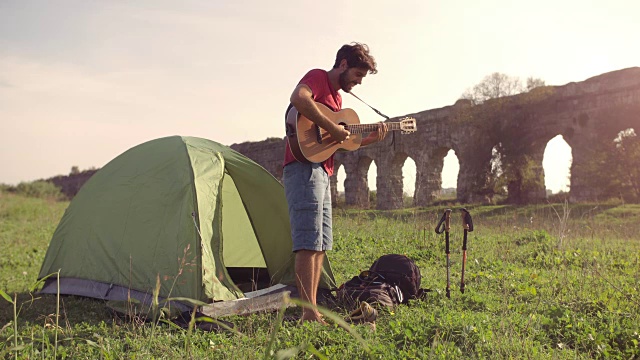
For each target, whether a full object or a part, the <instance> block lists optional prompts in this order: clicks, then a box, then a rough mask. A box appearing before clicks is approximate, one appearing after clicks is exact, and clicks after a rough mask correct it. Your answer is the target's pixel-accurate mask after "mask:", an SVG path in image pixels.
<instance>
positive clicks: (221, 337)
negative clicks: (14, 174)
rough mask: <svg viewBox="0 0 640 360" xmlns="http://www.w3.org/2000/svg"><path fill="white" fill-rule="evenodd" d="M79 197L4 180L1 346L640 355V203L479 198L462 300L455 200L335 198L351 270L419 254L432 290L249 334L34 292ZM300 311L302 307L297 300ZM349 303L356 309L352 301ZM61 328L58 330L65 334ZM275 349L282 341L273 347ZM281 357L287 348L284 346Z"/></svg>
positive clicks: (334, 255)
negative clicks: (377, 205) (55, 195)
mask: <svg viewBox="0 0 640 360" xmlns="http://www.w3.org/2000/svg"><path fill="white" fill-rule="evenodd" d="M67 205H68V203H66V202H56V201H50V200H43V199H34V198H26V197H22V196H18V195H14V194H7V193H0V248H2V256H1V257H0V290H2V291H3V292H4V293H5V294H6V295H8V296H9V297H10V298H11V299H13V298H14V294H15V296H17V301H16V304H17V309H18V311H19V313H18V314H17V319H18V321H17V328H18V333H17V335H18V336H17V342H18V348H17V349H15V348H14V341H15V340H16V336H15V335H16V334H15V332H14V325H16V324H14V313H13V306H12V305H11V304H10V303H9V302H8V301H6V300H5V299H3V298H0V329H1V330H0V357H2V358H14V357H17V358H20V359H32V358H53V354H54V352H55V353H56V354H57V357H58V358H73V359H97V358H102V359H121V358H124V359H130V358H136V359H152V358H154V359H156V358H162V359H176V358H193V359H196V358H198V359H202V358H209V359H262V358H283V359H284V358H289V357H291V358H300V359H302V358H327V359H352V358H357V359H361V358H368V357H372V358H381V359H414V358H450V359H455V358H492V359H493V358H497V359H500V358H535V359H539V358H540V359H545V358H548V359H574V358H593V357H596V358H598V357H611V358H621V359H630V358H639V357H640V347H639V345H638V343H639V342H640V335H639V333H640V295H639V293H638V290H639V289H640V264H639V259H640V242H639V241H638V239H640V236H638V234H639V232H640V222H639V221H638V219H640V206H638V205H622V204H576V205H563V204H553V205H552V204H546V205H536V206H526V207H512V206H468V207H467V209H469V211H471V214H472V215H473V220H474V225H475V231H473V232H471V233H469V246H468V247H469V249H468V261H467V271H466V274H465V280H466V281H465V282H466V291H465V294H461V293H460V292H459V291H458V287H459V281H460V268H461V244H462V228H461V225H460V220H459V218H458V214H457V212H454V218H453V221H452V228H451V260H452V264H451V288H452V291H451V299H447V298H446V297H445V292H444V290H445V286H446V273H445V265H444V264H445V254H444V234H442V235H437V234H435V232H434V228H435V225H436V224H437V222H438V220H439V219H440V216H441V214H442V210H443V209H444V208H443V207H431V208H412V209H403V210H397V211H384V212H383V211H374V210H366V211H359V210H353V209H351V210H341V209H335V211H334V218H335V220H334V238H335V244H334V245H335V246H334V250H333V251H331V252H330V253H329V256H330V259H331V261H332V265H333V268H334V273H335V275H336V280H337V281H338V283H342V282H344V281H346V280H348V279H349V278H351V277H352V276H354V275H356V274H357V273H359V272H360V271H361V270H364V269H367V268H368V267H369V265H371V263H372V262H373V261H374V260H375V259H376V258H377V257H379V256H380V255H383V254H387V253H401V254H406V255H408V256H410V257H411V258H413V259H415V260H416V262H417V264H418V265H419V266H420V268H421V270H422V274H423V281H422V286H423V287H425V288H430V289H432V292H430V293H429V295H428V296H427V298H426V299H425V300H424V301H414V302H412V303H411V304H410V305H409V306H400V307H398V308H397V309H396V310H395V311H393V312H386V311H384V312H381V315H380V317H379V318H378V321H377V326H376V330H375V332H372V331H371V329H370V328H369V327H367V326H363V325H359V326H355V327H354V331H355V332H356V333H357V334H358V335H359V336H360V337H361V338H362V339H364V341H365V342H366V346H367V348H368V349H369V351H370V352H369V353H367V352H366V351H365V346H364V345H363V344H362V343H361V342H360V341H358V340H356V337H355V336H354V335H352V334H349V333H348V332H347V331H345V330H344V329H343V328H340V327H339V326H333V327H328V328H323V327H320V326H318V325H314V324H306V325H304V326H300V325H296V324H295V323H289V322H284V323H282V324H280V322H279V317H278V314H277V313H269V314H255V315H252V316H246V317H231V318H225V319H224V320H227V321H231V322H233V323H234V324H235V326H236V329H237V330H238V333H230V332H221V333H204V332H201V331H194V332H187V331H184V330H179V329H174V328H171V327H169V326H166V325H160V326H158V327H153V326H152V325H150V324H148V323H147V324H144V323H135V322H122V321H121V320H119V319H117V318H115V317H114V316H113V315H112V314H111V313H110V312H109V311H107V308H106V306H105V304H104V303H103V302H101V301H97V300H92V299H86V298H80V297H73V296H64V297H61V303H60V306H59V308H60V314H61V317H60V320H59V327H58V328H56V326H55V324H56V322H55V314H56V310H57V305H56V297H55V296H49V295H46V296H42V295H37V294H35V293H32V292H30V289H31V288H32V287H33V286H34V284H35V282H36V278H37V275H38V272H39V269H40V264H41V262H42V259H43V258H44V254H45V252H46V248H47V244H48V241H49V239H50V238H51V235H52V234H53V231H54V230H55V227H56V225H57V222H58V221H59V219H60V217H61V216H62V214H63V212H64V209H65V208H66V206H67ZM288 311H297V310H288ZM338 315H340V316H342V315H344V314H342V313H339V314H338ZM56 335H57V340H56ZM268 348H270V349H271V352H270V353H267V349H268ZM278 356H279V357H278Z"/></svg>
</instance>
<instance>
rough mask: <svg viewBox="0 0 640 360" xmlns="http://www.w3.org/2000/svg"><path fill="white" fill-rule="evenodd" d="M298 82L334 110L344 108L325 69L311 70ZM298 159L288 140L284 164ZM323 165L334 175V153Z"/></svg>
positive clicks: (317, 99) (316, 99) (316, 98)
mask: <svg viewBox="0 0 640 360" xmlns="http://www.w3.org/2000/svg"><path fill="white" fill-rule="evenodd" d="M298 84H305V85H307V86H308V87H309V88H310V89H311V93H312V94H313V95H312V96H313V100H314V101H316V102H319V103H321V104H323V105H326V106H327V107H328V108H329V109H331V110H333V111H339V110H341V109H342V96H341V95H340V93H338V92H337V91H335V90H333V87H332V86H331V83H330V82H329V75H328V74H327V72H326V71H325V70H321V69H314V70H311V71H309V72H308V73H307V74H306V75H305V76H304V77H303V78H302V80H300V82H299V83H298ZM294 161H297V160H296V158H295V157H293V153H292V152H291V148H290V147H289V142H288V141H287V142H286V145H285V150H284V164H283V165H282V166H285V165H287V164H289V163H292V162H294ZM322 167H324V169H325V170H326V171H327V174H328V175H329V176H331V175H333V155H331V157H330V158H328V159H327V160H325V161H323V162H322Z"/></svg>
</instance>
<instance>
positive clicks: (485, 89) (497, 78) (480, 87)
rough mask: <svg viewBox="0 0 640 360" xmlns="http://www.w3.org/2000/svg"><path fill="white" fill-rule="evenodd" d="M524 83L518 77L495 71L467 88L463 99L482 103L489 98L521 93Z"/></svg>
mask: <svg viewBox="0 0 640 360" xmlns="http://www.w3.org/2000/svg"><path fill="white" fill-rule="evenodd" d="M523 90H524V89H523V87H522V83H521V82H520V79H519V78H517V77H513V76H509V75H506V74H502V73H498V72H494V73H493V74H491V75H487V76H485V78H484V79H482V81H481V82H479V83H478V84H476V85H475V86H473V88H471V89H467V90H466V91H465V92H464V93H463V94H462V98H463V99H469V100H471V101H473V102H474V103H475V104H481V103H483V102H485V101H487V100H489V99H496V98H501V97H504V96H511V95H516V94H519V93H521V92H522V91H523Z"/></svg>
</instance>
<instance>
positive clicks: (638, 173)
mask: <svg viewBox="0 0 640 360" xmlns="http://www.w3.org/2000/svg"><path fill="white" fill-rule="evenodd" d="M613 142H614V143H615V151H614V156H615V157H614V161H616V162H617V164H618V169H619V172H618V174H617V175H618V178H619V182H620V193H621V195H622V197H623V198H624V199H625V200H626V201H633V202H637V201H638V200H640V170H638V164H640V139H639V138H638V136H637V134H636V132H635V131H634V130H633V129H627V130H624V131H621V132H620V133H619V134H618V136H617V137H616V138H615V139H614V140H613Z"/></svg>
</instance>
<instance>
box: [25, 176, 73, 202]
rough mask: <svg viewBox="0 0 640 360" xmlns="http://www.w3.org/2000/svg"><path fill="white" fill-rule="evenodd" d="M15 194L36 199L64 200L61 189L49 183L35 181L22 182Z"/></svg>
mask: <svg viewBox="0 0 640 360" xmlns="http://www.w3.org/2000/svg"><path fill="white" fill-rule="evenodd" d="M15 192H16V193H17V194H20V195H24V196H28V197H35V198H47V199H55V200H58V199H62V198H63V195H62V192H61V191H60V188H59V187H57V186H55V185H54V184H52V183H50V182H47V181H42V180H38V181H33V182H21V183H20V184H18V186H16V188H15Z"/></svg>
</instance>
